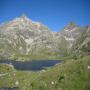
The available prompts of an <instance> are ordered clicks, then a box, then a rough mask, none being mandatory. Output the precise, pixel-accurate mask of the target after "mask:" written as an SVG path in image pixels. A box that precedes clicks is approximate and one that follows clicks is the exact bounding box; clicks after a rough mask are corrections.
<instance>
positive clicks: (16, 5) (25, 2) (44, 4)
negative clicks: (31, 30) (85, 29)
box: [0, 0, 90, 31]
mask: <svg viewBox="0 0 90 90" xmlns="http://www.w3.org/2000/svg"><path fill="white" fill-rule="evenodd" d="M23 13H24V14H25V15H27V16H28V17H29V18H30V19H32V20H33V21H39V22H41V23H43V24H45V25H46V26H48V27H49V28H50V29H51V30H53V31H60V30H61V29H62V28H63V27H64V26H66V25H67V24H68V23H69V22H71V21H72V22H75V23H76V24H78V25H81V26H85V25H90V0H0V23H4V22H7V21H10V20H12V19H14V18H16V17H19V16H21V15H22V14H23Z"/></svg>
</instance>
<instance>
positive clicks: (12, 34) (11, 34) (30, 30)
mask: <svg viewBox="0 0 90 90" xmlns="http://www.w3.org/2000/svg"><path fill="white" fill-rule="evenodd" d="M83 33H85V35H86V37H85V40H84V41H83V42H82V44H81V46H82V45H84V44H86V43H87V42H90V37H89V36H90V27H88V28H86V27H79V26H77V25H76V24H74V23H70V24H68V25H67V26H66V27H65V28H64V30H62V31H61V32H58V33H55V32H52V31H51V30H50V29H49V28H48V27H47V26H45V25H43V24H42V23H39V22H34V21H32V20H30V19H29V18H27V16H25V15H22V16H20V17H17V18H15V19H14V20H12V21H9V22H7V23H4V24H1V25H0V57H3V58H10V57H12V56H14V55H30V54H48V53H49V54H50V53H58V54H67V53H69V51H70V49H71V48H72V46H74V45H73V44H76V43H77V40H78V39H79V38H80V37H82V34H83ZM76 46H77V45H76Z"/></svg>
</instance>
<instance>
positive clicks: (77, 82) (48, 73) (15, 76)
mask: <svg viewBox="0 0 90 90" xmlns="http://www.w3.org/2000/svg"><path fill="white" fill-rule="evenodd" d="M0 72H1V73H0V88H2V87H4V86H5V87H15V86H16V87H19V88H20V90H90V57H84V58H82V59H78V60H68V61H64V62H63V63H62V64H58V65H56V66H55V67H53V68H49V69H47V70H42V71H39V72H32V71H17V70H15V69H14V68H12V67H10V66H8V65H4V64H3V65H0Z"/></svg>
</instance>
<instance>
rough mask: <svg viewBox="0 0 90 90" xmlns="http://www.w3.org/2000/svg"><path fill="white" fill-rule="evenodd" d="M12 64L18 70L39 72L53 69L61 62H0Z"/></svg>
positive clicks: (1, 61) (0, 61)
mask: <svg viewBox="0 0 90 90" xmlns="http://www.w3.org/2000/svg"><path fill="white" fill-rule="evenodd" d="M2 63H5V64H11V65H13V66H14V68H15V69H16V70H25V71H26V70H31V71H39V70H43V69H45V68H46V67H52V66H54V65H56V64H58V63H61V61H60V60H33V61H25V62H21V61H10V60H0V64H2Z"/></svg>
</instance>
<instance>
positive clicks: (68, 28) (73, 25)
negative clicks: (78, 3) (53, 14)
mask: <svg viewBox="0 0 90 90" xmlns="http://www.w3.org/2000/svg"><path fill="white" fill-rule="evenodd" d="M75 27H77V24H76V23H74V22H70V23H69V24H68V25H67V26H66V27H65V28H64V29H65V30H72V29H74V28H75Z"/></svg>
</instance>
